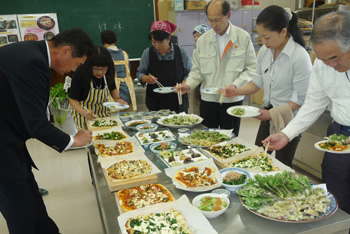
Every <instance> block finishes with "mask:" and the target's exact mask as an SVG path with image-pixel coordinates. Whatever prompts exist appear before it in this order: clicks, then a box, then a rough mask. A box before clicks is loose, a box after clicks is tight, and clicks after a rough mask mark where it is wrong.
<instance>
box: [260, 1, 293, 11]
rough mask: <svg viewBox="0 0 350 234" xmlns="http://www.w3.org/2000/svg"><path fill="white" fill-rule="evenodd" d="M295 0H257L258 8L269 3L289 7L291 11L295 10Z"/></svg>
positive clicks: (262, 7)
mask: <svg viewBox="0 0 350 234" xmlns="http://www.w3.org/2000/svg"><path fill="white" fill-rule="evenodd" d="M295 1H297V0H259V3H260V8H261V9H264V8H265V7H268V6H270V5H278V6H281V7H289V8H290V9H292V10H293V11H294V10H295Z"/></svg>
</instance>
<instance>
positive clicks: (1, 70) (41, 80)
mask: <svg viewBox="0 0 350 234" xmlns="http://www.w3.org/2000/svg"><path fill="white" fill-rule="evenodd" d="M92 51H93V42H92V40H91V38H90V37H89V36H88V35H87V34H86V33H85V32H83V31H82V30H80V29H70V30H67V31H64V32H62V33H59V34H57V35H56V36H55V37H53V38H52V39H51V40H50V41H48V42H46V41H39V42H36V41H26V42H18V43H14V44H10V45H6V46H4V47H1V48H0V106H1V114H0V150H1V151H0V212H1V213H2V215H3V216H4V217H5V219H6V222H7V225H8V228H9V231H10V233H11V234H12V233H16V234H17V233H19V234H23V233H26V234H29V233H45V234H49V233H59V230H58V228H57V226H56V224H55V223H54V221H53V220H51V219H50V217H49V216H48V214H47V211H46V208H45V204H44V202H43V200H42V198H41V195H40V194H39V190H38V185H37V183H36V181H35V178H34V175H33V173H32V167H34V168H36V166H35V164H34V162H33V160H32V158H31V156H30V155H29V153H28V150H27V148H26V145H25V142H26V140H28V139H30V138H36V139H38V140H40V141H42V142H43V143H45V144H46V145H48V146H50V147H52V148H54V149H55V150H57V151H59V152H62V151H64V150H65V149H67V148H69V147H70V146H83V145H86V144H88V143H89V142H90V141H91V140H92V133H91V131H87V130H80V131H79V132H78V133H77V134H76V135H75V136H74V137H72V136H69V135H67V134H66V133H64V132H62V131H60V130H59V129H57V128H55V127H54V126H53V125H52V124H51V123H50V122H49V121H48V120H47V117H46V107H47V104H48V101H49V93H50V77H51V75H50V68H51V69H53V70H55V71H56V72H57V73H59V74H62V75H63V74H65V73H68V72H71V71H75V69H76V68H77V67H78V66H79V65H80V64H82V63H84V62H85V60H86V58H87V56H90V55H91V53H92Z"/></svg>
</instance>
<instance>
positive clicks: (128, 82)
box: [114, 50, 137, 111]
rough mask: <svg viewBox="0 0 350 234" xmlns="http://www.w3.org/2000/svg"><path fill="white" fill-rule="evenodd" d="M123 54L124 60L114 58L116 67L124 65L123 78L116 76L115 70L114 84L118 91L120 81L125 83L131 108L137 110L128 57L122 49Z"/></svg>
mask: <svg viewBox="0 0 350 234" xmlns="http://www.w3.org/2000/svg"><path fill="white" fill-rule="evenodd" d="M123 54H124V60H114V64H115V65H116V67H117V65H124V66H125V72H126V77H125V78H120V77H118V76H117V75H118V74H117V71H115V84H116V86H117V89H118V92H119V88H120V82H125V83H126V85H127V87H128V89H129V94H130V98H131V103H132V107H133V110H134V111H136V110H137V104H136V96H135V90H134V82H133V80H132V78H131V76H130V69H129V57H128V54H127V53H126V52H125V51H124V50H123ZM119 93H120V92H119Z"/></svg>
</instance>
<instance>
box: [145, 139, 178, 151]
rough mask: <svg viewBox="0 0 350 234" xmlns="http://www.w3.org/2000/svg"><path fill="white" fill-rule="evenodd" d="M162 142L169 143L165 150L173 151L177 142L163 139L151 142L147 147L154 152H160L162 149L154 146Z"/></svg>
mask: <svg viewBox="0 0 350 234" xmlns="http://www.w3.org/2000/svg"><path fill="white" fill-rule="evenodd" d="M164 142H165V143H168V144H169V145H170V149H166V150H165V151H173V150H175V149H176V146H177V144H176V143H175V142H171V141H163V142H157V143H153V144H152V145H150V146H149V149H150V150H151V151H152V152H153V153H155V154H157V153H160V152H162V150H156V149H155V148H156V147H157V146H158V145H160V144H162V143H164Z"/></svg>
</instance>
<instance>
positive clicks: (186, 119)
mask: <svg viewBox="0 0 350 234" xmlns="http://www.w3.org/2000/svg"><path fill="white" fill-rule="evenodd" d="M200 121H201V119H200V118H199V117H197V116H194V115H174V116H172V117H171V118H164V119H163V120H162V122H163V124H165V125H178V126H180V125H181V126H185V125H192V124H196V123H199V122H200Z"/></svg>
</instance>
